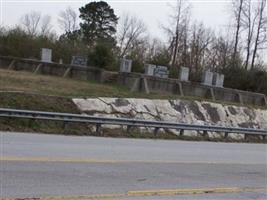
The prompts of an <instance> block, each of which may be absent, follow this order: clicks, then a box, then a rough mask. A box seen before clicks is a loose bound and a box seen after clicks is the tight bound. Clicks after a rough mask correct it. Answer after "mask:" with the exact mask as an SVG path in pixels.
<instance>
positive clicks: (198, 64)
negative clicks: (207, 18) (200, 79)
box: [190, 23, 214, 73]
mask: <svg viewBox="0 0 267 200" xmlns="http://www.w3.org/2000/svg"><path fill="white" fill-rule="evenodd" d="M192 29H193V30H192V37H191V39H190V66H191V71H192V72H193V73H194V72H200V71H202V69H203V68H204V67H206V64H207V63H208V60H209V59H208V54H210V51H211V48H210V44H211V43H212V41H213V40H214V36H213V33H212V31H211V30H209V29H206V28H205V27H204V25H203V24H197V23H195V24H194V25H193V27H192ZM210 67H213V66H210Z"/></svg>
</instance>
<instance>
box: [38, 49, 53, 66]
mask: <svg viewBox="0 0 267 200" xmlns="http://www.w3.org/2000/svg"><path fill="white" fill-rule="evenodd" d="M41 61H42V62H49V63H51V62H52V49H46V48H42V49H41Z"/></svg>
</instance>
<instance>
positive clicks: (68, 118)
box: [0, 108, 267, 138]
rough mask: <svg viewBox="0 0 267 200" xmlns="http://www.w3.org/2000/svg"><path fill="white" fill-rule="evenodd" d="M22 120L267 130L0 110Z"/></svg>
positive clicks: (265, 132)
mask: <svg viewBox="0 0 267 200" xmlns="http://www.w3.org/2000/svg"><path fill="white" fill-rule="evenodd" d="M1 117H3V118H24V119H33V120H52V121H62V122H78V123H88V124H95V125H96V127H97V132H98V131H99V130H100V128H101V125H103V124H107V125H122V126H127V130H129V129H130V128H131V127H148V128H154V133H155V134H156V133H157V132H158V130H159V129H161V128H162V129H175V130H180V135H183V132H184V131H185V130H191V131H203V136H205V135H206V136H207V133H208V132H219V133H225V137H227V136H228V134H229V133H237V134H245V135H259V136H263V137H264V138H265V137H266V136H267V130H265V129H252V128H234V127H222V126H207V125H194V124H183V123H173V122H163V121H147V120H138V119H129V118H107V117H96V116H88V115H81V114H69V113H56V112H40V111H29V110H17V109H6V108H0V118H1Z"/></svg>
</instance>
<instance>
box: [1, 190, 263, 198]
mask: <svg viewBox="0 0 267 200" xmlns="http://www.w3.org/2000/svg"><path fill="white" fill-rule="evenodd" d="M242 192H267V188H238V187H229V188H198V189H163V190H137V191H128V192H126V193H113V194H95V195H77V196H46V197H34V198H24V199H25V200H94V199H119V198H128V197H146V196H175V195H195V194H207V193H213V194H214V193H242ZM19 199H20V200H24V199H23V198H19ZM0 200H18V198H2V199H0Z"/></svg>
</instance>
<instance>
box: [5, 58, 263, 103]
mask: <svg viewBox="0 0 267 200" xmlns="http://www.w3.org/2000/svg"><path fill="white" fill-rule="evenodd" d="M0 68H4V69H13V70H23V71H29V72H33V73H35V74H38V73H40V74H46V75H54V76H61V77H69V78H74V79H79V80H94V81H97V82H101V83H119V84H120V85H123V86H126V87H128V88H129V89H130V90H132V91H138V92H146V93H150V92H152V93H161V94H162V93H163V94H175V95H181V96H192V97H200V98H204V99H211V100H218V101H225V102H235V103H240V104H241V105H243V104H251V105H257V106H267V99H266V96H265V95H264V94H259V93H253V92H246V91H240V90H235V89H229V88H216V87H209V86H204V85H201V84H198V83H191V82H180V81H178V80H177V79H163V78H158V77H152V76H144V75H142V74H138V73H117V72H109V71H105V70H102V69H100V68H96V67H82V66H71V65H66V64H58V63H44V62H40V61H38V60H30V59H21V58H14V57H7V56H0Z"/></svg>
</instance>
